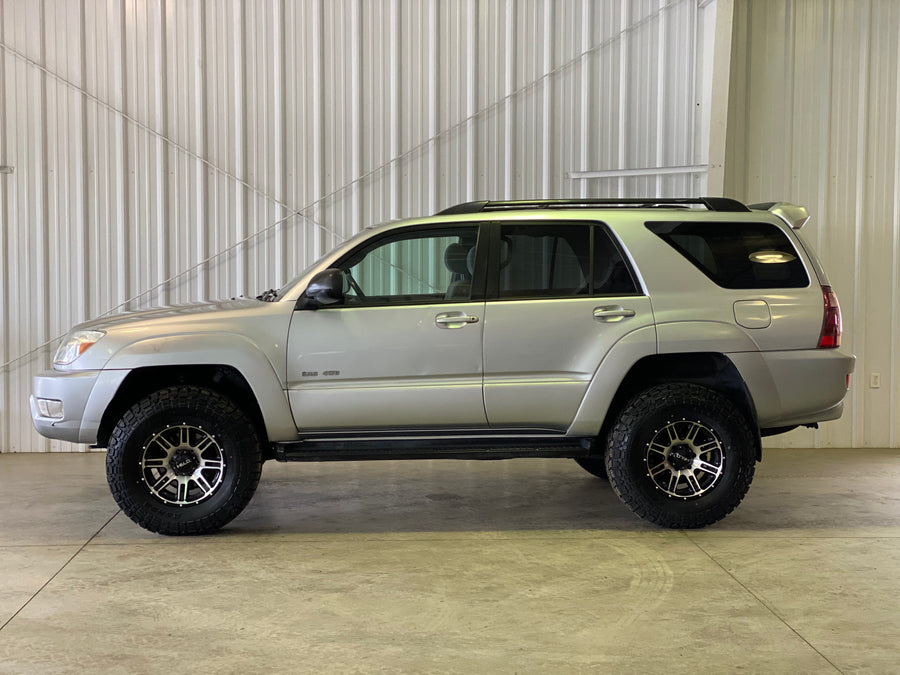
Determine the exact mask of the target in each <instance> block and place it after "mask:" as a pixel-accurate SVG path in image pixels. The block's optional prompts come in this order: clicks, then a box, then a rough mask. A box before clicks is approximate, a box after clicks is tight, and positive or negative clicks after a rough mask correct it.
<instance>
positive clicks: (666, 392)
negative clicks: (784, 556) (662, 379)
mask: <svg viewBox="0 0 900 675" xmlns="http://www.w3.org/2000/svg"><path fill="white" fill-rule="evenodd" d="M755 468H756V448H755V444H754V438H753V433H752V432H751V430H750V425H749V424H748V422H747V420H746V418H745V416H744V415H743V414H742V413H741V412H740V410H738V408H737V407H736V406H735V405H734V404H733V403H732V402H731V401H730V400H729V399H727V398H726V397H725V396H723V395H722V394H720V393H718V392H716V391H713V390H711V389H708V388H706V387H701V386H698V385H694V384H664V385H659V386H655V387H651V388H649V389H646V390H645V391H643V392H641V393H640V394H638V395H637V396H635V397H634V398H633V399H632V400H631V401H630V402H629V403H628V404H627V405H626V406H625V407H624V408H623V409H622V411H621V412H620V413H619V415H618V417H617V418H616V422H615V424H614V426H613V428H612V431H611V432H610V434H609V438H608V449H607V453H606V469H607V473H608V474H609V481H610V484H611V485H612V487H613V490H615V492H616V494H617V495H618V496H619V498H620V499H622V501H623V502H625V504H626V505H627V506H628V507H629V508H630V509H631V510H632V511H634V512H635V513H636V514H637V515H639V516H640V517H641V518H644V519H646V520H649V521H651V522H654V523H656V524H658V525H662V526H664V527H671V528H698V527H705V526H706V525H710V524H712V523H715V522H717V521H719V520H721V519H722V518H724V517H725V516H727V515H728V514H729V513H731V512H732V511H733V510H734V509H735V508H736V507H737V505H738V504H740V502H741V500H742V499H743V498H744V495H746V494H747V490H748V489H749V488H750V482H751V480H752V479H753V473H754V470H755Z"/></svg>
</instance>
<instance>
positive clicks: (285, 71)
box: [0, 0, 888, 452]
mask: <svg viewBox="0 0 900 675" xmlns="http://www.w3.org/2000/svg"><path fill="white" fill-rule="evenodd" d="M715 7H716V3H715V2H711V3H709V2H698V0H614V1H610V2H596V1H595V0H568V1H566V2H555V1H554V0H458V1H456V2H438V1H437V0H429V1H422V0H265V1H261V2H244V1H242V0H222V2H215V3H211V2H202V1H200V0H124V1H123V2H103V1H101V0H52V1H51V0H0V97H2V104H0V164H3V165H12V166H14V167H15V172H14V173H12V174H0V223H2V230H0V252H2V253H3V255H2V256H0V317H2V321H3V325H2V329H0V343H2V344H0V357H2V362H0V451H3V452H6V451H29V450H30V451H45V450H71V449H77V447H76V446H72V445H69V444H64V443H53V442H50V441H46V440H44V439H41V438H40V437H39V436H37V434H36V433H35V432H34V431H33V429H32V427H31V421H30V416H29V413H28V406H27V400H28V395H29V393H30V389H31V377H32V375H33V374H34V373H35V372H37V371H39V370H41V369H43V368H45V367H47V364H48V362H49V360H50V358H51V354H52V351H53V349H55V346H56V342H57V341H58V339H59V337H60V336H61V335H62V334H63V333H65V332H66V331H67V330H68V329H69V328H70V327H71V326H72V325H74V324H76V323H78V322H81V321H84V320H88V319H91V318H95V317H98V316H101V315H104V314H107V313H110V312H113V311H117V310H120V309H132V308H140V307H149V306H159V305H170V304H181V303H192V302H199V301H204V300H208V299H215V298H221V297H231V296H236V295H241V294H243V295H256V294H257V293H259V292H261V291H263V290H265V289H266V288H270V287H277V286H279V285H281V284H282V283H284V282H285V281H286V280H287V279H289V278H290V277H292V276H294V275H296V274H297V273H298V272H299V271H300V270H301V269H302V268H304V267H305V266H306V265H308V264H309V263H310V262H312V261H313V260H314V259H315V258H316V257H317V256H319V255H321V254H322V253H323V252H324V251H325V250H327V249H330V248H331V247H333V246H335V245H336V244H338V243H339V242H341V241H343V240H344V239H346V238H347V237H349V236H351V235H352V234H354V233H355V232H357V231H359V229H360V228H361V227H363V226H365V225H367V224H370V223H374V222H379V221H383V220H386V219H391V218H398V217H410V216H416V215H426V214H430V213H433V212H434V211H436V210H438V209H440V208H444V207H446V206H448V205H450V204H453V203H456V202H461V201H466V200H471V199H478V198H524V197H565V196H606V195H612V196H617V195H619V196H628V195H653V194H660V195H686V194H700V193H701V192H702V189H703V187H704V176H703V175H702V172H701V173H700V174H696V175H662V176H653V175H650V176H644V177H626V178H622V177H612V178H610V177H594V178H573V177H572V176H570V174H572V173H573V172H590V171H609V170H619V169H634V168H650V169H652V168H653V167H659V166H684V165H698V164H699V165H703V164H704V163H705V162H706V158H705V157H704V156H702V152H700V153H698V151H697V147H696V143H695V140H696V137H697V134H698V130H697V129H698V125H700V126H701V127H702V122H701V118H700V117H698V107H699V109H700V110H702V109H703V106H705V105H706V103H707V102H708V100H709V96H710V92H709V91H708V86H707V85H706V84H704V83H703V82H700V81H698V78H697V76H696V73H698V72H703V71H704V68H701V67H700V66H701V65H702V64H698V59H700V58H701V56H702V54H703V50H702V49H701V48H700V47H701V45H699V44H698V34H697V28H696V27H697V21H698V17H700V16H702V15H704V13H709V12H713V13H714V12H715ZM711 38H712V36H709V39H711ZM883 75H884V76H885V77H886V76H887V75H888V74H887V73H886V72H885V73H883ZM707 84H708V83H707ZM704 87H706V88H704ZM699 133H702V129H701V131H700V132H699ZM45 343H46V345H45ZM42 345H45V346H43V347H42ZM82 449H83V448H82Z"/></svg>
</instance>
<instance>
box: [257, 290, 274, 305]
mask: <svg viewBox="0 0 900 675" xmlns="http://www.w3.org/2000/svg"><path fill="white" fill-rule="evenodd" d="M256 299H257V300H262V301H263V302H275V301H276V300H277V299H278V290H277V289H274V288H270V289H269V290H267V291H266V292H265V293H260V294H259V295H257V296H256Z"/></svg>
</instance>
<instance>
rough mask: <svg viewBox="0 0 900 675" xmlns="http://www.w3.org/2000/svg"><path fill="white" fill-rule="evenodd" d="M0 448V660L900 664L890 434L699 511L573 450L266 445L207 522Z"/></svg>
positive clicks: (774, 461) (74, 666)
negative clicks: (482, 455) (427, 455)
mask: <svg viewBox="0 0 900 675" xmlns="http://www.w3.org/2000/svg"><path fill="white" fill-rule="evenodd" d="M103 461H104V458H103V455H102V454H91V455H11V454H5V455H0V519H2V523H0V579H2V584H0V672H2V673H20V672H23V673H32V672H34V673H57V672H71V673H76V672H77V673H81V672H85V671H90V672H98V671H99V672H112V673H145V672H164V671H175V672H190V671H195V670H196V671H199V670H201V669H202V670H203V671H205V672H223V673H232V672H233V673H254V672H271V671H277V672H310V673H330V672H334V673H354V672H403V673H406V672H417V673H436V672H439V673H443V672H457V673H517V672H518V673H564V672H616V673H618V672H634V673H648V672H666V673H696V672H734V671H743V672H797V673H812V672H815V673H819V672H826V673H827V672H847V673H849V672H874V673H887V672H900V493H898V490H897V486H898V484H900V451H896V450H894V451H890V450H817V451H808V450H771V451H767V453H766V457H765V461H764V462H763V463H762V464H761V465H760V466H759V470H758V473H757V477H756V480H755V482H754V485H753V487H752V488H751V490H750V494H749V495H748V497H747V499H746V500H745V501H744V503H743V505H742V506H741V507H740V508H739V509H738V510H737V511H736V512H735V513H733V514H732V515H731V516H730V517H729V518H727V519H726V520H725V521H723V522H722V523H719V524H718V525H716V526H713V527H710V528H708V529H706V530H703V531H692V532H679V531H664V530H659V529H657V528H655V527H654V526H651V525H649V524H647V523H644V522H643V521H640V520H638V519H637V518H635V517H634V516H632V515H631V514H630V512H628V511H627V510H626V509H625V507H624V506H622V505H621V504H620V503H619V502H618V501H617V500H616V498H615V496H614V495H613V494H612V492H611V490H610V489H609V487H608V485H606V484H605V483H604V482H603V481H601V480H599V479H596V478H593V477H592V476H590V475H588V474H587V473H585V472H584V471H582V470H581V469H580V468H579V467H578V466H576V465H575V463H574V462H571V461H567V460H512V461H504V462H474V461H473V462H460V461H415V462H370V463H343V464H342V463H333V464H291V465H283V464H277V463H274V462H270V463H268V464H267V465H266V466H265V468H264V470H263V480H262V483H261V484H260V488H259V491H258V492H257V494H256V496H255V497H254V499H253V501H252V502H251V504H250V506H249V508H248V509H247V510H246V511H245V512H244V514H242V515H241V516H240V517H239V518H238V519H237V520H235V521H234V523H232V525H230V526H229V527H228V528H227V529H226V530H224V531H223V532H221V533H220V534H218V535H216V536H209V537H200V538H167V537H160V536H157V535H153V534H150V533H148V532H145V531H144V530H141V529H139V528H138V527H137V526H136V525H134V524H132V523H131V521H129V520H128V519H127V518H125V517H124V516H123V515H122V514H121V513H120V512H119V511H118V509H117V508H116V505H115V503H114V502H113V500H112V497H111V496H110V495H109V491H108V490H107V488H106V483H105V479H104V475H103Z"/></svg>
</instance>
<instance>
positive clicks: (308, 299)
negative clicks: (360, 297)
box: [297, 267, 344, 309]
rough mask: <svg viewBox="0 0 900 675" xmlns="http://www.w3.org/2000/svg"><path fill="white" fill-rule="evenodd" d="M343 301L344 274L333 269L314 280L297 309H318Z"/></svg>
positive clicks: (322, 272)
mask: <svg viewBox="0 0 900 675" xmlns="http://www.w3.org/2000/svg"><path fill="white" fill-rule="evenodd" d="M343 299H344V273H343V272H341V271H340V270H339V269H336V268H333V267H332V268H329V269H327V270H323V271H321V272H319V273H318V274H317V275H316V276H314V277H313V278H312V280H311V281H310V282H309V286H307V287H306V290H305V291H304V292H303V296H302V297H301V298H300V300H299V301H298V302H297V309H316V308H317V307H322V306H324V305H333V304H335V303H337V302H341V301H342V300H343Z"/></svg>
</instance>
